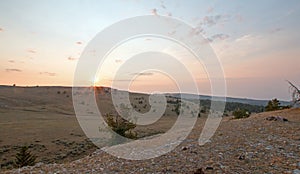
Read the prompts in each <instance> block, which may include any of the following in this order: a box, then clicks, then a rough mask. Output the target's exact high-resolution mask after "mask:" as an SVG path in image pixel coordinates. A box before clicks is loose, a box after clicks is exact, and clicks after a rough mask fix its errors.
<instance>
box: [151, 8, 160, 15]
mask: <svg viewBox="0 0 300 174" xmlns="http://www.w3.org/2000/svg"><path fill="white" fill-rule="evenodd" d="M151 13H152V14H153V15H155V16H157V15H158V14H157V9H156V8H154V9H152V10H151Z"/></svg>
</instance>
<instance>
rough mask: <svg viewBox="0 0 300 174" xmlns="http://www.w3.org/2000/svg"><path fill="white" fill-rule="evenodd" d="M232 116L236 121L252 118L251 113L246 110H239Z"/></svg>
mask: <svg viewBox="0 0 300 174" xmlns="http://www.w3.org/2000/svg"><path fill="white" fill-rule="evenodd" d="M232 114H233V116H234V118H235V119H239V118H247V117H249V116H250V113H249V112H248V111H246V110H245V109H237V110H235V111H233V113H232Z"/></svg>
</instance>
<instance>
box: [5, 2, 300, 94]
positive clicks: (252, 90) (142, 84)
mask: <svg viewBox="0 0 300 174" xmlns="http://www.w3.org/2000/svg"><path fill="white" fill-rule="evenodd" d="M141 15H154V16H160V15H163V16H170V17H174V18H177V19H180V20H182V21H184V22H186V23H188V24H189V25H191V26H193V27H194V28H195V31H196V32H199V33H200V34H201V35H202V36H203V37H204V38H206V39H207V40H208V41H209V43H208V44H209V45H210V46H211V48H212V49H213V50H214V52H215V54H216V56H217V57H218V59H219V60H220V62H221V65H222V68H223V71H224V77H225V80H226V84H227V95H228V96H231V97H242V98H255V99H271V98H275V97H276V98H279V99H282V100H291V97H290V96H291V94H290V91H289V85H288V83H287V82H286V80H290V81H291V82H293V83H294V84H295V85H297V86H300V69H299V67H300V66H299V65H300V59H299V55H300V35H299V33H298V31H300V22H299V17H300V1H298V0H290V1H284V0H266V1H258V0H254V1H237V0H228V1H223V0H211V1H204V0H203V1H201V0H190V1H179V0H151V1H149V0H144V1H143V0H112V1H101V0H27V1H23V0H2V1H0V53H1V54H0V84H1V85H12V84H16V85H18V86H35V85H40V86H45V85H48V86H49V85H50V86H57V85H60V86H72V85H73V79H74V72H75V70H76V66H77V63H78V60H79V58H80V56H81V54H82V52H83V51H84V49H85V47H86V46H87V45H88V44H89V42H90V41H91V40H92V39H93V38H94V37H95V36H96V35H97V34H98V33H99V32H101V31H102V30H103V29H105V28H107V27H108V26H110V25H112V24H114V23H117V22H119V21H121V20H124V19H127V18H131V17H136V16H141ZM121 30H122V29H120V32H121ZM146 40H147V39H144V40H143V41H141V40H140V41H139V40H135V41H132V42H129V43H125V44H124V45H121V46H120V49H119V50H116V51H115V52H113V53H112V54H111V55H110V56H108V57H109V60H107V62H108V63H107V64H106V65H105V66H103V69H101V68H100V69H101V70H102V71H101V70H99V73H98V76H96V77H91V79H90V81H91V84H95V85H105V86H109V85H111V84H112V82H114V80H113V77H112V72H113V71H117V70H118V68H120V67H121V65H122V64H123V63H124V62H126V60H127V59H126V58H124V57H128V56H129V55H134V54H133V52H132V51H131V52H130V51H129V52H128V51H127V52H126V51H125V52H124V50H135V49H133V48H136V47H137V46H138V45H139V44H137V43H143V42H144V41H146ZM150 40H152V41H153V40H155V42H152V43H160V46H162V47H161V50H163V51H164V52H166V53H170V54H172V53H174V54H176V55H177V56H178V57H179V59H178V60H179V61H181V62H185V64H186V65H187V67H189V68H190V70H191V71H193V74H194V75H195V78H196V81H197V83H198V86H199V92H200V93H201V94H208V95H209V94H210V91H211V90H210V87H211V86H210V83H209V79H208V78H207V75H206V74H205V67H202V66H201V65H200V66H199V65H196V64H194V63H193V60H192V59H191V58H190V57H192V56H189V55H188V53H186V52H184V50H183V49H182V48H181V49H182V51H181V52H178V51H177V50H178V49H179V47H178V45H177V46H176V45H174V44H173V45H172V43H170V42H167V41H163V40H159V39H157V38H149V39H148V41H150ZM143 44H144V45H146V46H147V45H148V46H149V47H151V48H155V46H154V44H152V46H151V42H150V43H146V42H145V43H143ZM170 45H171V46H170ZM177 47H178V48H177ZM131 48H132V49H131ZM176 51H177V52H176ZM183 53H184V54H183ZM120 54H122V56H123V57H122V56H121V58H120ZM162 56H164V55H162ZM149 59H151V58H148V60H149ZM144 62H147V58H144V59H143V61H142V62H140V63H144ZM166 64H167V62H166ZM169 66H170V67H172V64H169ZM174 66H175V64H174ZM173 69H174V73H175V74H176V68H173ZM127 70H128V74H131V76H128V77H134V78H135V79H136V80H135V81H132V82H131V84H130V85H131V86H130V89H131V90H133V91H142V92H143V91H145V92H152V91H164V92H174V91H176V79H175V82H174V78H173V79H172V78H170V77H168V75H167V74H164V73H160V72H153V71H145V72H137V71H136V70H134V69H132V67H129V68H127ZM101 72H102V73H101ZM178 76H180V74H179V75H178ZM128 77H120V78H121V79H118V81H119V82H120V83H121V82H122V81H124V82H125V81H127V79H128ZM122 78H123V79H122ZM184 79H185V77H184V76H182V75H181V77H179V79H177V80H184ZM189 85H190V84H189V83H188V82H187V83H186V87H187V88H188V86H189ZM187 92H188V91H187Z"/></svg>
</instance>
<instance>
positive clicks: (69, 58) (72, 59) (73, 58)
mask: <svg viewBox="0 0 300 174" xmlns="http://www.w3.org/2000/svg"><path fill="white" fill-rule="evenodd" d="M68 60H71V61H74V60H77V58H75V57H68Z"/></svg>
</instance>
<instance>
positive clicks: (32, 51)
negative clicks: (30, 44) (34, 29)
mask: <svg viewBox="0 0 300 174" xmlns="http://www.w3.org/2000/svg"><path fill="white" fill-rule="evenodd" d="M27 52H29V53H32V54H35V53H37V52H36V50H34V49H28V50H27Z"/></svg>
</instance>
